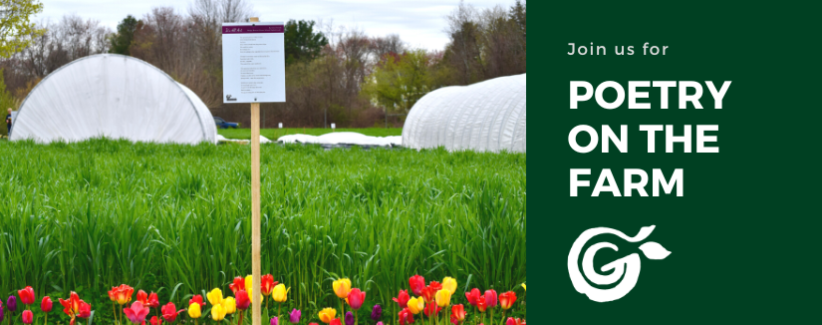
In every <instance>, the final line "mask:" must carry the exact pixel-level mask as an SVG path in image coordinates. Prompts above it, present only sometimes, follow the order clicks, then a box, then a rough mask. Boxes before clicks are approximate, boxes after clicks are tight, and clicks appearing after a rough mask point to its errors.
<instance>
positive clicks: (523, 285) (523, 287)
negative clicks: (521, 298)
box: [522, 283, 528, 291]
mask: <svg viewBox="0 0 822 325" xmlns="http://www.w3.org/2000/svg"><path fill="white" fill-rule="evenodd" d="M522 290H525V291H528V290H527V289H526V288H525V283H523V284H522Z"/></svg>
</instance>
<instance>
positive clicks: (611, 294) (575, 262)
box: [568, 226, 671, 302]
mask: <svg viewBox="0 0 822 325" xmlns="http://www.w3.org/2000/svg"><path fill="white" fill-rule="evenodd" d="M655 227H656V226H650V227H642V229H640V230H639V233H638V234H637V235H636V236H634V237H628V236H627V235H625V234H624V233H622V232H621V231H619V230H616V229H611V228H605V227H599V228H591V229H588V230H586V231H584V232H582V234H581V235H579V238H577V240H576V241H574V245H573V246H571V252H570V253H568V273H569V274H570V276H571V282H572V283H573V284H574V289H576V290H577V291H578V292H579V293H582V294H585V295H588V299H591V300H593V301H596V302H608V301H614V300H617V299H619V298H622V297H624V296H625V295H627V294H628V292H631V289H633V288H634V286H635V285H636V281H637V279H639V269H640V259H639V254H637V253H633V254H630V255H628V256H625V257H623V258H620V259H617V260H615V261H613V262H611V263H608V264H605V265H604V266H602V268H600V271H602V272H607V271H610V270H613V272H611V274H607V275H602V274H599V273H597V272H596V271H595V270H594V255H596V253H597V251H599V250H600V249H603V248H610V249H613V250H614V251H619V249H618V248H617V246H616V245H614V244H611V243H609V242H599V243H596V244H593V245H591V247H588V249H587V250H585V255H584V256H583V257H582V272H583V273H585V276H584V277H583V275H582V274H580V272H579V254H580V253H581V252H582V248H583V247H585V244H586V243H587V242H588V241H589V240H591V238H593V237H595V236H598V235H603V234H612V235H616V236H619V237H620V238H622V239H624V240H627V241H628V242H631V243H636V242H640V241H643V240H645V238H648V236H649V235H651V232H652V231H654V228H655ZM639 249H640V250H642V253H643V254H645V257H647V258H649V259H652V260H661V259H664V258H666V257H668V255H670V254H671V252H669V251H668V250H666V249H665V247H662V245H660V244H659V243H656V242H652V241H650V242H646V243H644V244H642V245H640V246H639ZM623 275H625V276H624V277H623ZM585 278H588V280H590V281H591V282H592V283H594V284H597V285H600V286H607V285H611V284H614V283H615V282H617V281H619V279H622V281H621V282H620V283H618V284H617V285H616V286H614V287H613V288H610V289H599V288H595V287H593V286H591V285H590V284H589V283H588V281H586V280H585Z"/></svg>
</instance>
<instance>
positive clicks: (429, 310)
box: [424, 302, 442, 317]
mask: <svg viewBox="0 0 822 325" xmlns="http://www.w3.org/2000/svg"><path fill="white" fill-rule="evenodd" d="M440 310H442V307H440V306H437V303H436V302H430V303H428V305H426V306H425V311H424V312H425V316H428V317H431V315H434V316H437V314H439V312H440Z"/></svg>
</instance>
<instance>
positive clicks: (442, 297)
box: [436, 289, 451, 307]
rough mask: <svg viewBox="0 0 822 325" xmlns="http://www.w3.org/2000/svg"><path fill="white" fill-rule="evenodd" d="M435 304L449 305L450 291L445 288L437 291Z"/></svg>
mask: <svg viewBox="0 0 822 325" xmlns="http://www.w3.org/2000/svg"><path fill="white" fill-rule="evenodd" d="M436 298H437V306H440V307H448V306H449V305H451V291H448V290H447V289H442V290H440V291H437V296H436Z"/></svg>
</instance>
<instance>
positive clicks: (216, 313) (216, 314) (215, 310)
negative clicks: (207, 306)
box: [211, 305, 225, 322]
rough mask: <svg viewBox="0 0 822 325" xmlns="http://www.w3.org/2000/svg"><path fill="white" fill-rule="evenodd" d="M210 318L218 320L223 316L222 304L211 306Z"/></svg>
mask: <svg viewBox="0 0 822 325" xmlns="http://www.w3.org/2000/svg"><path fill="white" fill-rule="evenodd" d="M211 318H213V319H214V320H216V321H218V322H219V321H221V320H223V318H225V309H223V305H214V306H212V307H211Z"/></svg>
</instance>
